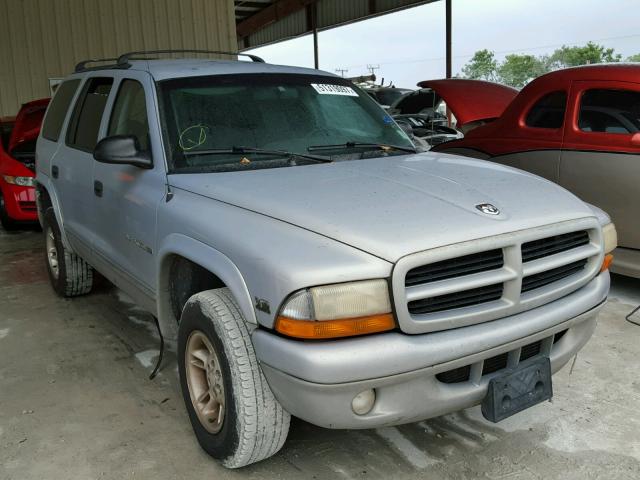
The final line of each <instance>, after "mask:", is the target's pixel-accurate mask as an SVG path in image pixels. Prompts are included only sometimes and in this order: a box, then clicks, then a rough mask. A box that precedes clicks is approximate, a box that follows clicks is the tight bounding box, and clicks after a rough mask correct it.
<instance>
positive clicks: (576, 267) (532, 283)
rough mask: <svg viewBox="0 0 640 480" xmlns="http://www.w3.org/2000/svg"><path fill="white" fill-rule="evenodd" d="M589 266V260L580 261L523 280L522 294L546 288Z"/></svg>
mask: <svg viewBox="0 0 640 480" xmlns="http://www.w3.org/2000/svg"><path fill="white" fill-rule="evenodd" d="M586 265H587V259H586V258H585V259H583V260H578V261H577V262H573V263H569V264H567V265H563V266H561V267H557V268H552V269H551V270H547V271H546V272H540V273H537V274H535V275H530V276H528V277H524V278H523V279H522V293H524V292H529V291H531V290H534V289H536V288H540V287H544V286H546V285H549V284H551V283H553V282H557V281H558V280H562V279H563V278H566V277H569V276H571V275H573V274H574V273H578V272H580V271H581V270H583V269H584V267H585V266H586Z"/></svg>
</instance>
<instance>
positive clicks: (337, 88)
mask: <svg viewBox="0 0 640 480" xmlns="http://www.w3.org/2000/svg"><path fill="white" fill-rule="evenodd" d="M311 86H312V87H313V88H314V90H315V91H316V92H318V93H319V94H320V95H346V96H347V97H357V96H358V94H357V93H356V91H355V90H354V89H353V88H351V87H347V86H345V85H331V84H329V83H312V84H311Z"/></svg>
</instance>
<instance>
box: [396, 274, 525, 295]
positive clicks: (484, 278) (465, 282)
mask: <svg viewBox="0 0 640 480" xmlns="http://www.w3.org/2000/svg"><path fill="white" fill-rule="evenodd" d="M517 275H518V274H517V273H516V272H515V271H513V270H507V269H505V268H503V269H500V270H493V271H488V272H483V273H476V274H473V275H466V276H464V277H461V278H451V279H448V280H440V281H438V282H433V283H427V284H424V285H415V286H412V287H407V300H408V301H409V302H412V301H414V300H420V299H422V298H428V297H437V296H440V295H445V294H449V293H456V292H460V291H463V290H472V289H474V288H478V287H482V286H483V285H490V284H494V283H500V282H506V281H508V280H512V279H514V278H516V276H517Z"/></svg>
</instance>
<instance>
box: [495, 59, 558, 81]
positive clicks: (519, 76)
mask: <svg viewBox="0 0 640 480" xmlns="http://www.w3.org/2000/svg"><path fill="white" fill-rule="evenodd" d="M547 72H548V69H547V66H546V65H545V62H543V61H542V60H540V59H539V58H538V57H535V56H533V55H507V56H506V57H505V59H504V62H502V63H501V64H500V66H499V67H498V77H499V78H500V80H501V82H502V83H505V84H507V85H511V86H512V87H516V88H522V87H524V86H525V85H526V84H527V83H529V82H530V81H531V80H533V79H534V78H536V77H539V76H540V75H542V74H544V73H547Z"/></svg>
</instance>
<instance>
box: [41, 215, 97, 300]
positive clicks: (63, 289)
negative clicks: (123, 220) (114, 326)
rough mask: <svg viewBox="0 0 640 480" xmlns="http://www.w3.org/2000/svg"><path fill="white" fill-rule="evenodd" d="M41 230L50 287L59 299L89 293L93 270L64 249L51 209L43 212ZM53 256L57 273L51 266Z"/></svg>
mask: <svg viewBox="0 0 640 480" xmlns="http://www.w3.org/2000/svg"><path fill="white" fill-rule="evenodd" d="M42 230H43V231H44V236H45V242H46V248H45V261H46V263H47V272H48V274H49V281H50V282H51V286H52V287H53V289H54V290H55V291H56V293H57V294H58V295H60V296H61V297H77V296H78V295H85V294H87V293H89V292H90V291H91V287H92V286H93V268H91V266H90V265H89V264H88V263H87V262H85V261H84V260H83V259H82V258H80V257H79V256H78V255H76V254H75V253H73V252H72V251H70V250H69V249H67V248H65V247H64V245H63V243H62V237H61V235H60V227H58V222H57V220H56V216H55V213H54V211H53V208H52V207H49V208H47V210H46V211H45V212H44V217H43V222H42ZM52 254H53V255H55V259H56V262H57V272H56V269H55V268H54V265H53V264H52V260H51V255H52Z"/></svg>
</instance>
